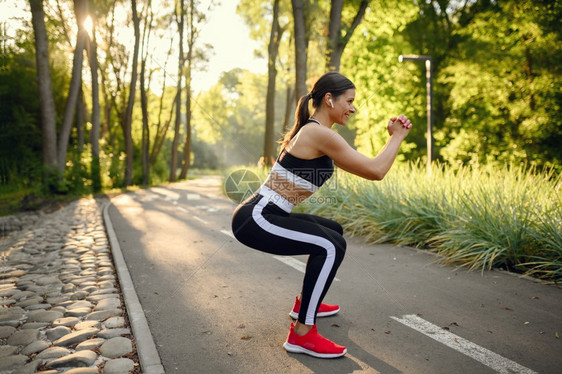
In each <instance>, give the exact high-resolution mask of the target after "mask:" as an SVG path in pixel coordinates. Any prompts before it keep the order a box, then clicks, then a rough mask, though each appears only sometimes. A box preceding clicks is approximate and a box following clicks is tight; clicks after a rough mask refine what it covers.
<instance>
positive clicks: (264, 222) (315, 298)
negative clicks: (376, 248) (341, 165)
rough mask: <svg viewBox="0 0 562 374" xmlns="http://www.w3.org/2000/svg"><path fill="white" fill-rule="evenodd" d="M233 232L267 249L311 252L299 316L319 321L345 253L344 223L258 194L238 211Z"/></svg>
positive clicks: (288, 253) (289, 253)
mask: <svg viewBox="0 0 562 374" xmlns="http://www.w3.org/2000/svg"><path fill="white" fill-rule="evenodd" d="M232 232H233V233H234V236H235V237H236V239H238V240H239V241H240V242H241V243H243V244H245V245H247V246H248V247H251V248H254V249H257V250H260V251H263V252H267V253H272V254H276V255H285V256H294V255H309V257H308V262H307V264H306V272H305V276H304V282H303V287H302V294H301V295H302V298H301V309H300V312H299V319H298V320H299V322H300V323H303V324H306V325H313V324H315V323H316V313H317V311H318V308H319V306H320V303H321V302H322V300H323V299H324V296H325V295H326V292H327V291H328V289H329V288H330V285H331V284H332V281H333V280H334V277H335V276H336V271H337V270H338V267H339V266H340V264H341V262H342V260H343V257H344V255H345V250H346V242H345V239H344V238H343V236H342V234H343V229H342V227H341V225H340V224H339V223H337V222H335V221H332V220H330V219H327V218H322V217H318V216H314V215H311V214H303V213H290V212H287V211H285V210H283V209H281V208H280V207H279V206H277V205H275V204H274V203H273V202H269V201H268V199H267V198H265V197H263V196H261V195H259V194H256V195H254V196H252V197H250V198H249V199H248V200H246V201H245V202H244V203H242V204H240V205H239V206H238V208H236V210H235V211H234V215H233V217H232Z"/></svg>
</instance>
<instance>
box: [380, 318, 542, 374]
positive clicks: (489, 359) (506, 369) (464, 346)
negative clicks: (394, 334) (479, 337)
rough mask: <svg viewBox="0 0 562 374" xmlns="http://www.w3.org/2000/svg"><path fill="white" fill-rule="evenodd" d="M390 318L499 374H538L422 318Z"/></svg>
mask: <svg viewBox="0 0 562 374" xmlns="http://www.w3.org/2000/svg"><path fill="white" fill-rule="evenodd" d="M390 318H392V319H393V320H395V321H398V322H400V323H402V324H404V325H406V326H408V327H411V328H413V329H414V330H417V331H419V332H421V333H422V334H424V335H426V336H428V337H430V338H431V339H434V340H437V341H438V342H439V343H442V344H445V345H446V346H448V347H450V348H453V349H454V350H457V351H459V352H461V353H463V354H465V355H467V356H469V357H471V358H472V359H474V360H476V361H478V362H480V363H482V364H484V365H486V366H488V367H490V368H491V369H493V370H495V371H497V372H498V373H502V374H512V373H525V374H536V372H535V371H533V370H531V369H529V368H526V367H525V366H522V365H519V364H518V363H517V362H514V361H511V360H509V359H507V358H505V357H503V356H500V355H498V354H497V353H494V352H492V351H490V350H488V349H486V348H483V347H481V346H479V345H477V344H474V343H472V342H470V341H468V340H466V339H463V338H461V337H460V336H457V335H455V334H453V333H451V332H449V331H447V330H444V329H442V328H441V327H439V326H436V325H434V324H432V323H430V322H427V321H426V320H424V319H423V318H420V317H418V316H416V315H414V314H408V315H404V316H402V318H398V317H392V316H391V317H390Z"/></svg>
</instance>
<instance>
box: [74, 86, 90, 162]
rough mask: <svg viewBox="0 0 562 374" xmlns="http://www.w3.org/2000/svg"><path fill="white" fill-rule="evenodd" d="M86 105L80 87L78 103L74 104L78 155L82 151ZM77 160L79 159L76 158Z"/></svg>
mask: <svg viewBox="0 0 562 374" xmlns="http://www.w3.org/2000/svg"><path fill="white" fill-rule="evenodd" d="M86 117H87V115H86V103H85V102H84V90H83V89H82V86H80V90H79V91H78V102H77V103H76V137H77V139H76V145H77V146H78V153H82V151H83V150H84V142H85V139H84V137H85V136H84V128H85V127H86V126H85V125H86V121H85V119H86ZM78 159H80V158H79V157H78Z"/></svg>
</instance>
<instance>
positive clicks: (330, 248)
mask: <svg viewBox="0 0 562 374" xmlns="http://www.w3.org/2000/svg"><path fill="white" fill-rule="evenodd" d="M265 205H267V199H265V198H263V197H262V198H261V199H260V201H258V203H257V204H256V206H255V207H254V209H253V210H252V218H253V219H254V221H255V222H256V224H257V225H258V226H259V227H261V228H262V229H263V230H264V231H266V232H268V233H270V234H273V235H277V236H281V237H284V238H287V239H291V240H295V241H298V242H304V243H310V244H314V245H317V246H319V247H322V248H324V249H325V250H326V262H324V265H323V266H322V270H320V275H319V276H318V280H317V281H316V284H315V285H314V288H313V289H312V295H311V297H310V304H309V305H308V310H307V311H306V320H305V323H306V324H307V325H312V324H314V317H315V314H316V308H312V307H313V306H314V307H316V306H317V305H318V303H319V301H320V295H322V290H323V289H324V287H325V286H326V282H327V281H328V276H329V275H330V271H331V270H332V268H333V267H334V262H335V260H336V247H335V246H334V244H332V242H330V241H329V240H328V239H325V238H323V237H321V236H316V235H311V234H307V233H304V232H300V231H296V230H289V229H286V228H283V227H279V226H275V225H273V224H272V223H270V222H269V221H268V220H266V219H265V217H264V216H263V215H262V211H263V208H264V207H265Z"/></svg>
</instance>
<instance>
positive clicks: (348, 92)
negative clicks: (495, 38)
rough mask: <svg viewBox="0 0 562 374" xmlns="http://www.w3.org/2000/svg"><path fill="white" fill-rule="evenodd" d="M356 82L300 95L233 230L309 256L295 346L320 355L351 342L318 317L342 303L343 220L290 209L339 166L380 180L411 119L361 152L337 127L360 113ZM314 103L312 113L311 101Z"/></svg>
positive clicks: (271, 247)
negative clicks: (338, 288)
mask: <svg viewBox="0 0 562 374" xmlns="http://www.w3.org/2000/svg"><path fill="white" fill-rule="evenodd" d="M354 99H355V86H354V85H353V83H352V82H351V81H350V80H349V79H347V78H346V77H344V76H343V75H341V74H339V73H337V72H329V73H326V74H325V75H323V76H322V77H320V78H319V79H318V81H317V82H316V83H315V84H314V87H313V89H312V91H311V92H310V93H309V94H308V95H305V96H303V97H301V98H300V100H299V103H298V107H297V110H296V114H295V124H294V126H293V128H292V129H291V130H290V131H289V132H288V133H287V134H286V135H285V136H284V139H283V140H282V142H281V153H280V154H279V157H278V158H277V161H276V162H275V164H274V165H273V167H272V169H271V172H270V174H269V176H268V177H267V180H266V181H265V182H264V183H263V185H262V186H261V187H260V189H259V190H258V191H257V192H256V193H255V194H254V195H253V196H252V197H250V198H248V199H247V200H246V201H244V202H243V203H242V204H240V205H239V206H238V207H237V208H236V210H235V212H234V215H233V217H232V231H233V233H234V235H235V237H236V239H238V240H239V241H240V242H241V243H243V244H245V245H247V246H249V247H252V248H254V249H258V250H260V251H263V252H267V253H272V254H276V255H287V256H293V255H305V254H306V255H308V256H309V258H308V263H307V265H306V272H305V276H304V282H303V287H302V291H301V296H300V298H299V297H297V298H296V300H295V304H294V306H293V310H292V311H291V313H290V315H291V316H292V317H293V318H295V319H296V320H297V322H296V324H293V323H291V327H290V331H289V335H288V337H287V341H286V342H285V344H284V345H283V346H284V348H285V349H286V350H287V351H289V352H294V353H306V354H309V355H311V356H314V357H320V358H333V357H340V356H343V355H344V354H345V353H346V352H347V349H346V348H345V347H344V346H341V345H338V344H335V343H334V342H332V341H330V340H328V339H326V338H325V337H323V336H322V335H320V334H319V333H318V331H317V329H316V317H324V316H328V315H333V314H335V313H337V312H338V311H339V306H337V305H327V304H323V303H322V300H323V299H324V296H325V295H326V292H328V289H329V288H330V285H331V283H332V281H333V279H334V277H335V276H336V271H337V270H338V267H339V266H340V264H341V262H342V260H343V257H344V254H345V249H346V242H345V239H344V238H343V229H342V227H341V225H340V224H338V223H337V222H335V221H332V220H330V219H327V218H322V217H318V216H313V215H309V214H302V213H291V211H292V209H293V207H294V206H295V205H296V204H298V203H299V202H301V201H303V200H304V199H306V198H307V197H309V196H310V195H312V194H313V193H314V192H315V191H316V190H317V189H318V188H319V187H320V186H322V184H323V183H324V182H325V181H326V180H327V179H329V178H330V176H331V175H332V173H333V171H334V165H336V166H337V167H339V168H341V169H343V170H346V171H348V172H350V173H353V174H356V175H358V176H361V177H364V178H367V179H370V180H381V179H382V178H383V177H384V176H385V174H386V173H387V172H388V170H389V169H390V167H391V166H392V164H393V162H394V160H395V158H396V155H397V154H398V150H399V148H400V144H401V143H402V140H404V138H405V137H406V136H407V135H408V133H409V131H410V128H411V127H412V124H411V123H410V121H409V120H408V119H407V118H406V117H403V116H400V117H398V118H396V117H395V118H392V119H391V120H390V121H389V123H388V127H387V129H388V132H389V134H390V140H389V141H388V143H387V144H386V146H385V147H384V149H383V150H382V151H381V152H380V153H379V154H378V155H377V156H376V157H375V158H373V159H371V158H368V157H366V156H364V155H362V154H361V153H359V152H357V151H355V150H354V149H353V148H352V147H351V146H350V145H349V144H348V143H347V142H346V141H345V140H344V139H343V138H342V137H341V136H340V135H339V134H337V133H336V132H334V131H333V130H332V129H331V127H332V125H333V124H334V123H337V124H340V125H345V124H346V123H347V121H348V119H349V117H350V116H351V115H352V114H353V113H355V108H354V107H353V101H354ZM310 100H312V107H313V108H314V109H315V110H314V113H313V114H312V116H311V115H310V113H309V108H308V105H309V101H310Z"/></svg>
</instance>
